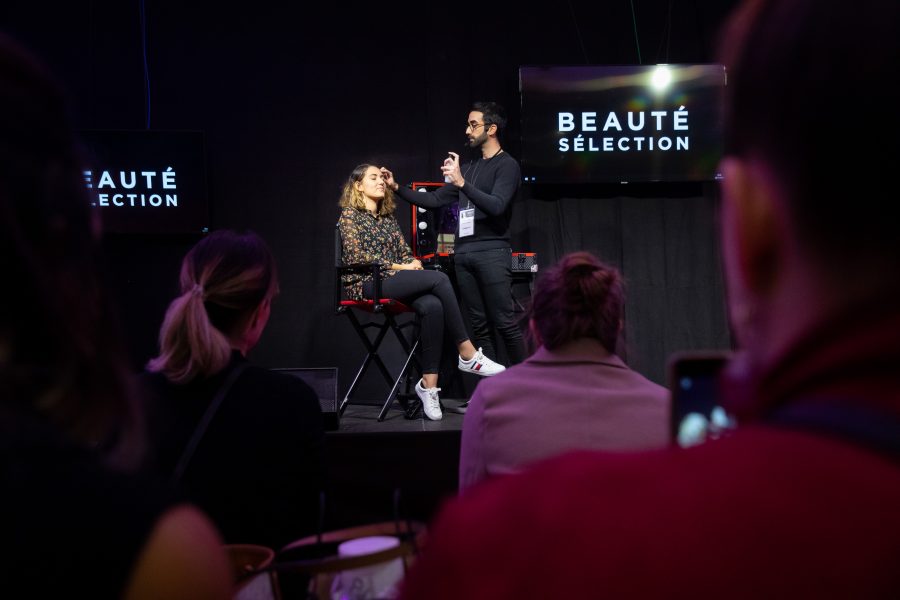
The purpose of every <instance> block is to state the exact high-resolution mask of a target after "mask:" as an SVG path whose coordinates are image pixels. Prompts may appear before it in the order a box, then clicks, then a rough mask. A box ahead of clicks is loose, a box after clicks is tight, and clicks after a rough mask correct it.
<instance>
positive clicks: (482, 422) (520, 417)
mask: <svg viewBox="0 0 900 600" xmlns="http://www.w3.org/2000/svg"><path fill="white" fill-rule="evenodd" d="M624 301H625V297H624V291H623V284H622V277H621V275H620V274H619V272H618V271H617V270H616V269H614V268H612V267H609V266H607V265H605V264H603V263H602V262H600V261H599V260H598V259H597V258H596V257H595V256H593V255H591V254H589V253H587V252H575V253H573V254H568V255H566V256H564V257H563V258H562V259H561V260H560V261H559V263H558V264H557V265H555V266H553V267H551V268H550V269H549V270H548V271H546V272H545V273H544V274H543V275H542V276H541V277H540V278H539V279H538V280H537V283H536V284H535V288H534V294H533V297H532V307H531V319H530V321H529V329H530V332H531V337H532V338H533V339H534V341H535V342H536V343H537V344H538V345H539V347H538V348H537V351H536V352H535V353H534V354H533V355H532V356H530V357H529V358H527V359H526V360H525V361H524V362H522V363H520V364H518V365H513V366H512V367H510V368H509V369H507V371H506V372H504V373H500V374H499V375H497V376H496V377H493V378H491V379H490V380H489V381H483V382H481V384H480V385H479V386H478V387H477V388H476V389H475V392H474V394H473V395H472V399H471V401H470V402H469V408H468V410H467V412H466V416H465V420H464V422H463V432H462V448H461V451H460V459H459V486H460V489H464V488H467V487H469V486H471V485H473V484H475V483H477V482H479V481H481V480H483V479H485V478H487V477H489V476H493V475H501V474H507V473H514V472H517V471H519V470H520V469H521V467H522V466H523V465H526V464H529V463H533V462H535V461H537V460H539V459H542V458H547V457H550V456H555V455H557V454H562V453H563V452H565V451H566V450H572V449H577V448H583V449H606V450H636V449H645V448H653V447H662V446H665V445H666V444H667V443H668V442H669V437H668V431H669V422H668V418H669V392H668V391H667V390H666V389H665V388H664V387H662V386H659V385H657V384H655V383H653V382H651V381H648V380H647V379H645V378H644V377H643V376H642V375H640V374H638V373H636V372H634V371H632V370H631V369H629V368H628V366H627V365H625V363H624V362H622V359H620V358H619V357H618V356H616V354H615V351H616V341H617V339H618V337H619V332H620V331H621V328H622V318H623V310H624Z"/></svg>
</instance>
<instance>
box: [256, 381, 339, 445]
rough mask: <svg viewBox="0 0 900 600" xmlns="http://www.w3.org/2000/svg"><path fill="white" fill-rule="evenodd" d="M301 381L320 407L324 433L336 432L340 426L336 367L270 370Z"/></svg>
mask: <svg viewBox="0 0 900 600" xmlns="http://www.w3.org/2000/svg"><path fill="white" fill-rule="evenodd" d="M272 370H273V371H276V372H278V373H284V374H286V375H291V376H292V377H297V378H299V379H302V380H303V381H304V382H305V383H306V384H307V385H308V386H309V387H311V388H312V389H313V391H314V392H315V393H316V396H317V397H318V398H319V406H321V407H322V416H323V417H324V418H325V431H337V430H338V428H339V427H340V424H341V416H340V414H339V413H338V399H337V367H322V368H317V369H272Z"/></svg>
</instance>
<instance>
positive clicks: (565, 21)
mask: <svg viewBox="0 0 900 600" xmlns="http://www.w3.org/2000/svg"><path fill="white" fill-rule="evenodd" d="M733 4H734V1H732V0H693V1H692V2H688V3H672V2H669V1H667V0H653V1H647V2H634V3H628V2H602V3H597V2H585V1H579V0H572V1H571V2H569V3H568V5H559V3H544V4H541V5H539V6H526V5H523V4H521V3H519V2H499V3H489V4H484V5H479V6H477V7H475V6H471V7H469V6H466V5H462V4H457V5H453V6H450V7H448V6H447V5H446V4H432V3H424V2H421V3H419V2H417V3H413V2H397V3H390V4H389V5H375V4H371V3H354V2H348V3H327V4H326V3H323V4H322V5H319V6H314V5H310V4H308V3H280V2H258V3H254V4H252V5H241V6H239V7H231V6H230V5H227V4H222V3H213V2H205V1H204V2H180V1H175V0H146V2H144V3H140V2H137V1H134V2H121V1H119V0H82V1H74V2H72V1H70V2H61V1H59V2H48V1H41V0H34V1H32V2H28V3H25V2H20V3H3V4H2V6H0V30H3V31H6V32H8V33H11V34H12V35H13V36H14V37H16V38H18V39H19V40H21V41H22V42H23V43H24V44H26V45H27V46H29V47H30V48H31V49H32V50H33V51H35V52H36V53H37V54H38V55H39V56H40V57H41V58H43V59H44V60H45V61H46V62H47V63H48V64H49V65H50V67H51V68H52V69H53V70H54V71H55V72H56V74H57V75H58V77H59V79H60V80H61V82H62V83H63V84H64V85H65V86H66V87H67V88H68V89H69V91H70V95H71V97H72V99H73V113H74V117H75V123H76V126H77V127H78V128H80V129H143V128H144V127H145V126H146V121H147V118H148V114H149V116H150V119H151V125H150V127H151V128H152V129H162V130H200V131H203V132H204V135H205V140H206V147H207V179H208V186H209V197H210V201H211V205H212V207H211V223H212V225H213V227H214V228H223V227H234V228H250V229H253V230H255V231H257V232H258V233H260V234H261V235H262V236H263V237H265V238H266V239H267V240H268V241H269V243H270V244H271V246H272V247H273V250H274V252H275V255H276V259H277V261H278V264H279V267H280V271H281V295H280V297H279V298H278V299H277V301H276V303H275V305H274V307H273V313H272V318H271V321H270V325H269V328H268V329H267V331H266V333H265V334H264V336H263V339H262V342H261V343H260V345H259V347H258V348H257V349H256V350H255V351H254V352H253V354H252V355H251V358H253V359H254V360H255V361H257V362H258V363H260V364H262V365H265V366H270V367H319V366H337V367H339V370H340V371H339V372H340V378H341V389H345V388H346V386H347V385H348V384H349V379H348V378H349V377H350V376H351V375H352V370H353V367H354V366H355V365H356V364H357V363H358V361H359V360H360V359H361V353H362V349H361V347H360V345H359V343H358V341H357V340H356V339H355V334H354V333H353V332H352V330H351V329H350V326H349V324H347V323H345V322H344V321H343V320H340V319H338V318H337V317H336V316H334V315H333V310H332V306H331V298H332V285H333V272H332V268H331V265H332V231H333V226H334V223H335V221H336V219H337V214H338V208H337V199H338V195H339V193H340V187H341V185H342V183H343V181H344V180H345V178H346V177H347V175H348V174H349V173H350V171H351V170H352V168H353V167H354V166H355V165H356V164H358V163H360V162H375V163H377V164H382V165H386V166H389V167H390V168H391V169H392V170H394V171H395V173H396V174H397V176H398V177H399V179H400V180H401V181H403V182H409V181H413V180H420V181H421V180H426V181H427V180H434V179H435V178H437V177H439V176H440V171H439V165H440V162H441V160H442V159H443V157H444V156H446V152H447V151H448V150H454V151H462V149H463V148H462V147H463V142H464V138H463V131H464V127H465V117H466V115H467V113H468V109H469V106H470V104H471V102H472V101H474V100H485V99H492V100H496V101H499V102H500V103H502V104H504V105H506V107H507V109H508V110H509V113H510V114H509V116H510V126H509V128H508V131H507V133H506V136H505V141H504V147H505V148H506V149H507V150H508V151H509V152H510V153H511V154H512V155H513V156H519V147H520V144H519V133H518V125H517V123H518V119H519V110H518V67H519V66H520V65H553V64H557V65H566V64H568V65H573V64H574V65H577V64H638V63H643V64H652V63H656V62H669V63H679V62H681V63H688V62H710V61H711V56H712V52H711V50H712V47H713V41H714V34H715V31H716V28H717V26H718V24H719V23H720V22H721V19H722V17H723V15H724V14H726V13H727V11H728V10H729V9H730V7H731V6H732V5H733ZM141 5H143V6H144V19H143V22H144V28H143V29H142V25H141V23H142V19H141V12H140V9H141ZM144 41H146V43H144ZM145 64H146V65H147V67H148V71H147V72H146V73H145V72H144V65H145ZM148 91H149V94H148ZM715 207H716V191H715V187H714V185H713V184H703V185H700V184H679V185H644V186H631V185H628V186H594V187H590V186H581V187H579V188H577V189H576V188H570V189H566V188H545V189H541V188H535V189H527V188H526V189H523V194H522V198H521V199H520V201H519V204H518V206H517V209H516V214H515V219H514V221H515V222H514V231H513V238H514V246H515V247H514V249H515V250H522V251H534V252H538V253H539V255H540V262H541V264H542V265H548V264H550V263H551V262H553V261H555V260H556V259H557V258H558V257H559V256H561V255H562V254H564V253H566V252H569V251H572V250H577V249H586V250H590V251H593V252H595V253H596V254H598V255H599V256H601V257H602V258H603V259H605V260H607V261H608V262H610V263H612V264H614V265H616V266H617V267H619V268H621V269H622V271H623V273H624V275H625V278H626V282H627V294H628V299H627V307H626V319H625V330H624V334H623V344H622V348H621V349H620V351H621V354H622V355H623V357H624V358H625V359H626V360H627V361H628V362H629V364H631V365H632V366H633V367H634V368H636V369H637V370H639V371H640V372H642V373H644V374H646V375H647V376H649V377H650V378H652V379H654V380H656V381H658V382H661V383H662V382H663V381H664V365H665V360H666V357H667V356H668V355H669V354H670V353H671V352H673V351H675V350H680V349H688V348H709V347H727V346H728V345H729V336H728V331H727V327H726V320H725V316H724V308H723V291H722V276H721V269H720V267H719V261H718V255H717V251H716V245H715V226H714V219H715ZM400 219H401V224H402V225H403V226H404V227H407V228H408V225H409V214H408V211H407V210H405V207H404V206H403V205H402V204H401V211H400ZM407 230H408V229H407ZM194 241H196V238H190V237H185V236H180V237H172V236H167V237H153V236H130V237H119V238H110V239H109V240H108V241H107V247H108V250H109V259H110V271H111V273H112V276H113V283H114V285H115V288H116V292H117V294H118V296H119V299H120V302H121V313H122V317H123V320H124V322H125V329H126V331H127V334H128V336H129V341H130V346H131V349H132V354H133V360H134V363H135V366H136V367H137V366H140V365H142V364H143V363H144V362H145V361H146V360H147V359H148V358H149V357H150V356H152V355H153V353H154V351H155V348H156V334H157V330H158V328H159V325H160V323H161V321H162V317H163V313H164V311H165V307H166V305H167V304H168V302H169V301H170V300H171V299H172V298H173V297H174V295H175V294H176V292H177V278H178V264H179V261H180V258H181V256H182V255H183V254H184V252H185V251H186V250H187V249H188V248H189V247H190V245H191V244H192V243H193V242H194ZM379 390H380V388H379ZM377 393H378V394H380V391H379V392H377Z"/></svg>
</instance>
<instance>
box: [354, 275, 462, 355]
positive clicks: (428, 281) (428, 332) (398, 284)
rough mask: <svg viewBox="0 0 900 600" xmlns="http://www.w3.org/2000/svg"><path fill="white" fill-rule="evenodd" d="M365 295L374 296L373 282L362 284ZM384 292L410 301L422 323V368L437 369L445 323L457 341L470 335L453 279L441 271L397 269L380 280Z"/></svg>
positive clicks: (405, 301) (382, 292)
mask: <svg viewBox="0 0 900 600" xmlns="http://www.w3.org/2000/svg"><path fill="white" fill-rule="evenodd" d="M363 295H364V296H365V297H366V298H371V297H372V282H371V281H367V282H365V283H364V284H363ZM381 295H382V296H383V297H384V298H394V299H396V300H399V301H401V302H403V303H404V304H409V305H410V306H412V307H413V309H414V310H415V311H416V314H417V315H419V318H420V321H421V325H422V338H421V344H422V372H423V373H438V372H439V370H440V363H441V347H442V346H443V344H444V326H446V327H447V331H448V332H449V333H450V337H451V338H452V339H453V342H454V343H455V344H459V343H460V342H464V341H466V340H467V339H469V334H468V333H467V332H466V326H465V324H463V320H462V313H460V312H459V303H457V301H456V294H455V293H454V292H453V285H452V284H451V283H450V279H449V278H448V277H447V276H446V275H445V274H444V273H441V272H440V271H398V272H397V274H396V275H394V276H392V277H386V278H385V279H384V280H382V282H381Z"/></svg>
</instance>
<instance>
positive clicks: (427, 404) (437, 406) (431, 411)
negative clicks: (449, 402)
mask: <svg viewBox="0 0 900 600" xmlns="http://www.w3.org/2000/svg"><path fill="white" fill-rule="evenodd" d="M440 391H441V388H438V387H433V388H426V387H422V380H421V379H420V380H419V382H418V383H416V395H417V396H418V397H419V400H421V401H422V409H423V410H424V411H425V416H426V417H428V418H429V419H431V420H432V421H440V420H441V417H443V416H444V415H442V414H441V398H440V396H438V392H440Z"/></svg>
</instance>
